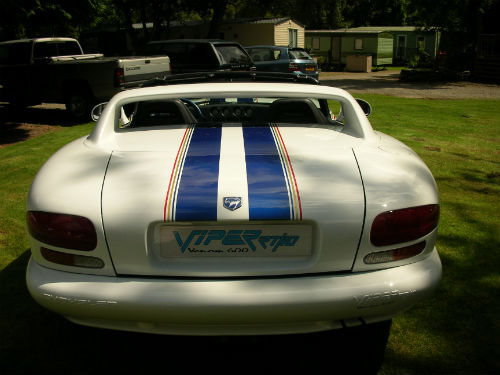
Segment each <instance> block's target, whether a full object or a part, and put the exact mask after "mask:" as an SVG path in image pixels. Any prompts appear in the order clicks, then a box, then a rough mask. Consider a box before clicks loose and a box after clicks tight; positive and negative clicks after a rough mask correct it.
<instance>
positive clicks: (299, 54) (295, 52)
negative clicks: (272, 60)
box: [288, 49, 311, 60]
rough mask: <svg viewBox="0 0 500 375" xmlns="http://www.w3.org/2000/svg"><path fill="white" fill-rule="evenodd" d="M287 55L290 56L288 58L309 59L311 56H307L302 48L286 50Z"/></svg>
mask: <svg viewBox="0 0 500 375" xmlns="http://www.w3.org/2000/svg"><path fill="white" fill-rule="evenodd" d="M288 56H290V59H296V60H311V56H309V55H308V54H307V52H306V51H304V50H302V49H291V50H289V51H288Z"/></svg>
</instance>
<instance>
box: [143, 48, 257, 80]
mask: <svg viewBox="0 0 500 375" xmlns="http://www.w3.org/2000/svg"><path fill="white" fill-rule="evenodd" d="M143 53H144V54H147V55H152V56H163V55H166V56H168V57H170V62H171V64H172V73H174V74H178V73H192V72H200V71H220V70H243V71H244V70H255V66H254V64H253V62H252V59H251V58H250V56H248V53H247V52H246V51H245V49H244V48H243V47H242V46H241V45H240V44H239V43H236V42H229V41H224V40H210V39H174V40H158V41H152V42H149V43H148V44H147V45H146V47H145V49H144V51H143Z"/></svg>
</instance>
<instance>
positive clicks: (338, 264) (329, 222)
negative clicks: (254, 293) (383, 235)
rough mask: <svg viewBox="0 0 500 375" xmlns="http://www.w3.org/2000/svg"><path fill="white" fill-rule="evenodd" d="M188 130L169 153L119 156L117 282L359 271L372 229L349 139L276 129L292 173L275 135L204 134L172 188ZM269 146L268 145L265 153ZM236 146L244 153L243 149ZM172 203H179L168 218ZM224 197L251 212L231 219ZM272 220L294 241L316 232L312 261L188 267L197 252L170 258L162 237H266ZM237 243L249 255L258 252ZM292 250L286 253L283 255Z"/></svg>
mask: <svg viewBox="0 0 500 375" xmlns="http://www.w3.org/2000/svg"><path fill="white" fill-rule="evenodd" d="M187 130H188V129H186V131H184V130H183V129H175V130H173V131H172V134H171V137H170V143H168V142H167V143H166V148H167V149H169V151H162V152H160V151H156V152H114V153H113V156H112V157H111V160H110V163H109V167H108V171H107V174H106V180H105V183H104V187H103V221H104V227H105V231H106V236H107V241H108V246H109V249H110V253H111V256H112V258H113V262H114V264H115V267H116V270H117V272H118V273H120V274H145V275H168V276H252V275H253V276H255V275H269V274H287V273H288V274H290V273H311V272H332V271H344V270H349V269H350V268H351V267H352V263H353V262H354V256H355V252H353V251H352V249H353V248H356V247H357V245H358V242H359V236H360V234H361V229H362V225H363V215H364V195H363V187H362V184H361V178H360V176H359V171H358V168H357V165H356V160H355V158H354V155H353V152H352V150H351V149H350V148H349V147H346V146H345V144H346V140H345V139H344V138H346V137H348V136H346V135H344V134H341V133H338V132H335V131H332V130H331V129H329V128H328V127H324V128H306V129H304V128H303V127H300V126H289V127H274V130H273V131H275V132H279V135H280V137H281V141H282V142H283V143H282V145H281V147H282V151H283V150H285V149H286V155H287V157H285V158H284V159H285V161H286V162H287V167H288V168H290V169H289V170H288V171H289V172H288V173H287V169H285V170H283V168H282V165H281V162H280V158H279V157H278V150H276V144H275V142H274V140H273V139H272V135H271V129H270V127H269V126H267V125H264V126H262V127H251V128H248V127H243V128H242V126H241V125H234V124H229V125H227V126H226V125H225V124H224V125H223V126H222V127H216V128H204V127H202V128H196V129H194V130H192V134H191V137H190V142H189V143H188V144H187V145H186V149H187V151H186V156H185V159H183V166H182V172H179V173H178V174H176V175H174V176H173V178H172V175H173V172H174V170H175V168H176V161H177V160H176V156H177V151H178V150H179V149H180V148H181V147H184V146H185V145H184V144H183V143H182V141H183V139H184V135H185V133H186V132H187ZM266 137H267V138H268V139H269V141H268V142H267V143H264V142H263V141H262V140H263V139H265V138H266ZM226 138H230V141H227V142H223V143H224V144H226V145H228V146H229V147H222V148H221V140H225V139H226ZM233 142H234V143H236V144H237V145H240V146H243V147H238V146H237V147H234V144H233ZM243 144H244V145H243ZM312 148H314V150H315V157H314V158H311V157H310V150H311V149H312ZM273 149H274V150H273ZM273 163H274V166H273ZM239 171H240V172H241V173H239V175H237V174H238V172H239ZM174 186H176V187H177V188H174ZM288 189H291V190H292V192H289V191H288ZM137 192H141V194H137ZM172 196H173V197H174V198H175V202H174V203H173V204H172V207H169V208H168V209H167V207H166V205H167V204H170V201H169V197H172ZM130 197H134V198H133V199H130ZM224 197H239V198H241V200H242V202H243V203H242V205H241V207H240V208H239V209H237V210H234V211H230V210H228V209H226V208H224V207H223V205H222V203H223V198H224ZM172 200H173V199H172ZM137 207H140V208H141V210H139V211H138V210H137ZM332 213H335V214H332ZM269 220H271V221H272V222H273V223H275V222H276V221H280V222H281V223H283V222H286V223H287V225H288V226H289V230H288V231H283V232H282V233H287V234H288V236H291V235H293V233H294V229H293V228H294V225H300V224H304V223H308V225H310V226H311V229H312V231H313V233H312V238H311V239H310V241H311V242H310V244H309V245H308V246H309V247H311V254H310V256H306V257H297V256H291V257H290V258H289V257H286V256H284V257H281V258H279V259H276V258H272V259H271V258H263V257H259V258H258V259H248V257H246V256H243V257H234V258H232V259H224V260H221V259H220V258H218V259H213V258H214V257H215V258H217V256H216V255H214V256H213V257H212V258H210V257H203V258H200V257H196V258H193V257H191V258H189V257H188V253H189V252H186V253H183V254H184V257H181V254H180V253H179V257H178V258H176V259H171V258H170V257H169V258H165V257H163V256H162V255H161V251H160V250H161V249H160V247H161V246H159V243H158V241H159V240H158V236H159V234H158V231H159V230H160V229H161V227H162V226H165V225H174V224H177V223H181V224H182V223H190V225H193V226H195V227H196V226H198V227H199V228H198V229H199V230H209V228H210V227H211V226H212V227H213V226H214V225H215V224H220V226H219V227H218V228H219V229H220V230H227V231H229V230H240V231H241V230H245V229H247V230H254V231H255V230H263V228H265V226H266V225H269V224H266V223H269ZM289 220H292V221H291V222H290V221H289ZM234 225H240V226H241V227H238V229H236V228H234ZM275 234H276V233H275ZM256 240H257V239H256ZM308 240H309V239H308ZM240 241H241V239H240ZM198 242H199V241H198ZM205 242H206V241H205ZM236 243H239V244H240V245H241V246H243V248H245V249H247V248H248V246H249V245H248V243H246V242H244V241H243V242H238V240H236ZM173 245H175V242H173ZM198 245H200V244H198ZM212 245H214V246H216V245H218V244H217V242H215V241H214V242H213V243H212ZM219 245H220V244H219ZM180 247H181V246H178V247H177V249H178V251H180ZM257 247H258V248H260V246H259V244H258V243H257ZM124 248H130V249H131V250H130V251H123V249H124ZM218 248H220V246H219V247H218ZM292 248H293V247H285V246H282V247H281V248H280V249H279V251H276V253H279V252H281V251H288V250H291V249H292ZM132 249H133V250H132ZM255 250H257V249H253V250H252V249H250V251H249V252H250V253H252V252H254V251H255ZM276 250H277V249H276ZM225 255H226V256H227V254H225ZM269 255H272V254H269ZM188 258H189V259H188Z"/></svg>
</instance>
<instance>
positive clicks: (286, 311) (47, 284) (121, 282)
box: [27, 250, 441, 335]
mask: <svg viewBox="0 0 500 375" xmlns="http://www.w3.org/2000/svg"><path fill="white" fill-rule="evenodd" d="M440 276H441V262H440V260H439V256H438V255H437V252H436V251H435V250H434V251H433V252H432V253H431V254H430V255H429V256H427V257H426V258H425V259H424V260H422V261H420V262H416V263H412V264H409V265H405V266H401V267H396V268H390V269H387V270H382V271H376V272H360V273H340V274H320V275H308V276H302V277H291V278H290V277H284V278H255V279H231V278H230V279H182V278H181V279H175V278H174V279H173V278H144V277H140V278H138V277H135V278H134V277H103V276H93V277H90V276H88V275H79V274H75V273H68V272H61V271H57V270H51V269H48V268H45V267H43V266H40V265H38V264H37V263H36V262H33V261H31V262H30V264H29V268H28V275H27V283H28V287H29V290H30V293H31V294H32V296H33V297H34V298H35V300H36V301H37V302H38V303H40V304H41V305H42V306H44V307H46V308H48V309H50V310H52V311H55V312H57V313H58V314H61V315H64V316H66V317H68V318H69V319H70V320H72V321H74V322H77V323H80V324H85V325H90V326H95V327H104V328H114V329H120V330H130V331H140V332H151V333H168V334H182V335H244V334H250V335H255V334H284V333H303V332H315V331H323V330H328V329H336V328H341V327H343V326H351V325H360V324H363V323H372V322H377V321H381V320H384V319H389V318H390V317H391V316H393V315H395V314H397V313H400V312H402V311H404V310H406V309H407V308H408V307H409V306H411V305H413V304H415V303H416V302H418V301H420V300H422V299H423V298H425V297H427V296H428V295H429V294H430V293H431V292H432V291H433V290H434V288H435V287H436V285H437V283H438V282H439V279H440Z"/></svg>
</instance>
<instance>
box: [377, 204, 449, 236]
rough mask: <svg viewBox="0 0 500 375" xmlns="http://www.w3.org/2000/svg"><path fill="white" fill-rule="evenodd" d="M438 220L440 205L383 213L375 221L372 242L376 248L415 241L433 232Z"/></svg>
mask: <svg viewBox="0 0 500 375" xmlns="http://www.w3.org/2000/svg"><path fill="white" fill-rule="evenodd" d="M438 220H439V205H438V204H428V205H425V206H417V207H410V208H404V209H401V210H392V211H387V212H383V213H381V214H380V215H378V216H377V217H376V218H375V220H373V224H372V228H371V231H370V241H371V242H372V244H374V245H375V246H387V245H393V244H397V243H403V242H408V241H413V240H416V239H418V238H421V237H422V236H425V235H426V234H428V233H430V232H432V231H433V230H434V229H435V228H436V227H437V225H438Z"/></svg>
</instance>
